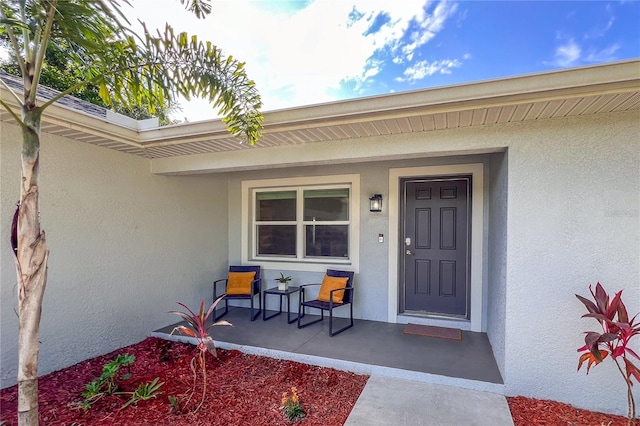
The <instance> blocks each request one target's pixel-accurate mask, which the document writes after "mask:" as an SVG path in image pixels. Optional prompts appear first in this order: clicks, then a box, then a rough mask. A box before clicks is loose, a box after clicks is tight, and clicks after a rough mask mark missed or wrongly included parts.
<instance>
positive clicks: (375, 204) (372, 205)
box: [369, 194, 382, 212]
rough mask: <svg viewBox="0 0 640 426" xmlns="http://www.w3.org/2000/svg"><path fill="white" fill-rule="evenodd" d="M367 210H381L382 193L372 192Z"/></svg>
mask: <svg viewBox="0 0 640 426" xmlns="http://www.w3.org/2000/svg"><path fill="white" fill-rule="evenodd" d="M369 211H370V212H381V211H382V194H373V196H372V197H371V198H369Z"/></svg>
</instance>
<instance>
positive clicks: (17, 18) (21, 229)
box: [0, 0, 262, 425]
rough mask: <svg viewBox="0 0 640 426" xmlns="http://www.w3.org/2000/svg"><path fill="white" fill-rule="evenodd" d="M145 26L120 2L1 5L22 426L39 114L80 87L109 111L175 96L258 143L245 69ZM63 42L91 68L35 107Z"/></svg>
mask: <svg viewBox="0 0 640 426" xmlns="http://www.w3.org/2000/svg"><path fill="white" fill-rule="evenodd" d="M124 2H125V3H128V1H127V0H124ZM180 2H181V3H182V4H183V5H184V4H185V3H186V7H187V9H188V10H190V11H192V12H193V13H194V14H195V15H196V16H197V17H198V18H203V17H205V16H206V15H207V14H209V13H210V12H211V4H210V0H180ZM142 26H143V30H144V35H143V36H137V35H136V34H135V33H134V32H133V31H132V30H131V28H130V27H131V25H130V23H129V21H128V20H127V19H126V17H125V15H124V14H123V13H122V11H121V9H120V2H119V1H118V0H74V1H70V0H12V1H6V0H0V40H3V41H4V43H5V45H7V46H8V47H9V51H10V55H12V56H13V58H12V59H14V60H15V61H16V62H17V63H18V65H19V68H20V73H21V76H22V83H23V93H22V96H20V95H18V94H17V93H15V92H14V91H12V90H11V88H10V87H9V86H8V85H6V84H5V83H4V82H2V80H1V79H0V83H2V84H3V85H4V86H5V89H7V90H8V91H9V92H11V93H12V96H13V97H14V98H15V100H16V101H17V103H18V105H19V106H20V111H19V112H17V111H14V110H13V108H11V107H10V105H9V104H8V103H7V102H5V101H3V100H1V99H0V106H2V107H3V108H5V109H6V110H7V111H8V112H9V113H10V115H11V116H12V117H13V118H14V119H15V121H16V123H17V124H18V125H19V126H20V128H21V129H22V154H21V159H22V181H21V188H20V204H19V206H18V209H17V210H16V214H15V216H14V221H13V226H12V244H13V245H14V253H15V264H16V272H17V280H18V289H19V296H18V316H19V338H18V340H19V341H18V399H19V402H18V424H19V425H37V424H38V378H37V365H38V350H39V343H38V338H39V328H40V316H41V311H42V298H43V295H44V290H45V286H46V282H47V258H48V256H49V251H48V249H47V245H46V239H45V233H44V231H41V229H40V220H39V213H38V165H39V153H40V122H41V117H42V114H43V111H44V110H45V109H46V108H47V107H48V106H50V105H52V104H53V103H54V102H56V101H57V100H58V99H60V98H61V97H63V96H64V95H66V94H68V93H72V92H73V91H74V90H76V89H78V88H79V87H82V86H83V85H87V84H94V85H96V86H97V87H99V94H100V97H101V98H102V99H103V101H104V102H105V103H106V104H107V105H109V104H112V103H118V104H120V105H125V106H127V107H135V106H138V105H141V104H145V105H151V106H153V105H160V106H164V105H165V103H166V102H170V101H171V100H173V99H175V98H176V97H177V96H178V95H182V96H184V97H186V98H187V99H189V98H190V97H191V96H196V97H200V98H205V99H208V100H209V101H210V102H211V103H212V105H213V106H214V107H215V108H217V109H218V112H219V113H220V114H221V115H223V116H224V117H225V118H224V119H223V120H224V122H225V123H226V124H227V127H228V129H229V131H230V132H231V133H232V134H234V135H236V136H238V137H239V138H241V140H244V141H246V142H248V143H252V144H253V143H254V142H255V141H256V140H257V139H258V138H259V136H260V131H261V129H262V124H261V123H262V115H261V114H260V107H261V101H260V96H259V94H258V92H257V90H256V88H255V86H254V83H253V81H251V80H249V79H248V77H247V75H246V73H245V71H244V68H243V65H244V64H243V63H241V62H238V61H237V60H235V59H233V58H232V57H231V56H228V57H225V56H224V55H223V54H222V52H221V51H220V50H219V49H218V48H217V47H216V46H214V45H213V44H211V43H209V42H202V41H199V40H198V39H197V38H196V37H193V36H188V35H187V34H186V33H180V34H176V33H174V31H173V29H172V28H171V26H169V25H168V24H167V25H166V27H165V29H164V31H162V32H160V31H157V32H156V33H155V34H151V33H150V32H149V31H148V29H147V28H146V26H145V25H144V23H142ZM62 40H66V41H67V42H68V43H70V44H71V46H72V47H73V49H72V51H76V52H78V57H77V58H72V60H74V61H75V60H77V62H78V63H81V59H83V58H84V59H85V62H84V66H82V68H81V75H82V76H83V80H82V81H81V82H80V83H78V84H76V85H74V86H73V87H70V88H69V89H67V90H65V91H63V92H61V93H60V94H59V95H57V96H54V97H53V98H51V99H49V100H46V101H45V102H43V103H42V105H39V104H38V100H37V98H36V94H37V90H38V84H39V82H40V76H41V73H42V69H43V64H44V62H45V53H46V51H47V49H48V48H49V46H52V45H54V44H56V43H57V42H58V41H62ZM151 112H152V113H153V111H151Z"/></svg>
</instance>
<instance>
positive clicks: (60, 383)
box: [0, 338, 367, 426]
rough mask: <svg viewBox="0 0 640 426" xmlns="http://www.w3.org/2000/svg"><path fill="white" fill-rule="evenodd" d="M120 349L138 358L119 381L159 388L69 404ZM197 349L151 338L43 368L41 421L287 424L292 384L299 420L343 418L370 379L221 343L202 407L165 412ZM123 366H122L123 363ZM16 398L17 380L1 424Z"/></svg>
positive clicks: (11, 414) (1, 400)
mask: <svg viewBox="0 0 640 426" xmlns="http://www.w3.org/2000/svg"><path fill="white" fill-rule="evenodd" d="M123 353H128V354H131V355H134V356H135V357H136V359H135V361H134V363H133V364H132V367H131V378H130V379H128V380H124V381H120V382H119V383H121V384H122V389H123V390H124V391H132V390H134V389H135V388H136V387H137V386H138V385H139V384H140V383H145V382H150V381H151V380H153V379H154V378H156V377H159V378H160V381H161V382H164V385H163V386H162V388H161V389H160V390H161V391H162V392H163V394H162V395H160V396H158V397H157V398H156V399H151V400H148V401H141V402H140V403H138V405H137V406H133V405H131V406H129V407H127V408H125V409H123V410H120V409H119V408H120V407H121V406H122V404H123V403H124V402H125V401H126V400H127V399H128V398H127V397H126V396H109V397H105V398H102V399H101V400H99V401H98V402H97V403H96V404H94V405H93V406H92V407H91V408H90V409H89V410H88V411H83V410H82V409H79V408H77V407H74V406H73V405H70V403H73V402H77V401H80V400H81V399H82V397H81V395H80V393H81V392H82V391H83V390H84V386H85V385H86V384H87V383H89V382H90V381H92V380H93V379H95V378H97V377H99V376H100V374H101V372H102V366H103V365H104V364H105V363H106V362H109V361H111V360H113V359H114V358H115V357H116V356H117V355H118V354H123ZM195 353H196V348H195V346H193V345H187V344H182V343H174V342H169V341H165V340H162V339H156V338H148V339H146V340H143V341H142V342H140V343H138V344H136V345H132V346H129V347H126V348H122V349H120V350H118V351H115V352H112V353H110V354H107V355H103V356H100V357H97V358H94V359H90V360H87V361H83V362H81V363H79V364H76V365H74V366H71V367H69V368H67V369H64V370H60V371H56V372H54V373H51V374H48V375H46V376H43V377H41V378H40V379H39V380H38V388H39V410H40V411H39V414H40V424H42V425H71V424H76V425H91V426H93V425H114V424H120V425H159V424H162V425H189V426H193V425H212V426H213V425H225V426H234V425H267V424H268V425H291V424H292V423H293V422H290V421H288V420H286V419H285V417H284V415H283V413H282V410H281V409H280V407H281V404H282V393H283V392H286V391H289V392H290V390H291V387H292V386H295V387H296V388H297V389H298V396H299V398H300V402H301V403H302V406H303V408H304V410H305V411H306V413H307V416H306V418H304V419H303V420H302V421H300V422H298V423H296V424H297V425H300V426H311V425H318V426H320V425H322V426H331V425H342V424H343V423H344V422H345V420H346V419H347V417H348V416H349V413H350V412H351V409H352V408H353V405H354V404H355V402H356V400H357V399H358V397H359V396H360V393H361V392H362V389H363V388H364V385H365V384H366V382H367V376H362V375H356V374H353V373H347V372H343V371H338V370H334V369H331V368H322V367H315V366H310V365H306V364H300V363H297V362H292V361H283V360H277V359H272V358H265V357H259V356H255V355H245V354H243V353H241V352H239V351H223V350H218V359H215V358H214V357H213V356H208V358H207V371H208V374H207V396H206V399H205V402H204V405H203V406H202V408H201V409H200V410H199V411H198V412H197V413H193V412H187V413H184V414H169V409H170V404H169V402H168V398H167V397H168V396H169V395H173V396H176V397H181V396H183V395H184V394H185V393H187V392H189V391H190V389H192V383H193V374H192V372H191V368H190V362H191V360H192V359H193V357H194V355H195ZM209 355H210V354H209ZM123 368H124V370H125V371H126V368H127V367H123ZM199 400H200V398H199V397H198V394H196V395H194V397H193V399H192V402H191V405H190V406H191V408H194V407H195V405H197V403H198V402H199ZM17 404H18V402H17V388H16V386H12V387H10V388H6V389H2V390H1V391H0V406H1V407H2V411H1V413H0V420H2V421H6V423H3V426H9V425H16V424H17V415H16V411H17Z"/></svg>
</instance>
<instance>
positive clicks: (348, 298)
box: [298, 269, 353, 337]
mask: <svg viewBox="0 0 640 426" xmlns="http://www.w3.org/2000/svg"><path fill="white" fill-rule="evenodd" d="M326 275H327V276H328V277H335V278H347V282H346V283H345V285H344V287H341V288H336V289H333V290H330V291H329V297H328V299H329V300H328V301H325V300H318V299H317V298H316V299H314V300H306V288H307V287H311V286H322V284H304V285H301V286H300V305H299V306H298V328H303V327H306V326H308V325H311V324H315V323H317V322H320V321H322V320H324V311H329V335H330V336H331V337H333V336H335V335H336V334H338V333H342V332H343V331H345V330H346V329H348V328H351V327H353V272H351V271H337V270H335V269H327V274H326ZM340 291H343V292H344V294H343V296H342V298H341V300H340V301H339V302H338V301H336V300H335V299H336V297H335V296H336V295H335V293H336V292H340ZM338 295H339V293H338ZM347 305H349V320H350V321H349V324H348V325H346V326H345V327H342V328H341V329H340V330H337V331H335V332H334V331H333V310H334V309H336V308H340V307H342V306H347ZM306 308H315V309H320V318H318V319H316V320H313V321H310V322H307V323H306V324H303V323H302V318H303V317H304V316H305V314H306V312H305V309H306Z"/></svg>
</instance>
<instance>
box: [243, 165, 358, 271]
mask: <svg viewBox="0 0 640 426" xmlns="http://www.w3.org/2000/svg"><path fill="white" fill-rule="evenodd" d="M340 184H344V185H349V186H350V187H351V193H350V201H349V203H350V208H349V211H350V219H351V224H350V228H349V234H350V235H349V260H341V259H317V258H312V259H295V260H294V259H292V260H291V261H285V260H264V259H252V253H251V252H252V250H253V249H252V244H250V241H249V238H250V235H252V232H251V226H252V224H253V221H252V220H251V212H252V211H253V200H252V194H253V193H254V191H255V190H260V189H270V188H281V187H293V188H297V187H304V186H313V187H318V186H323V185H340ZM240 237H241V251H242V253H241V260H242V263H243V264H246V265H260V266H261V267H262V268H263V269H269V270H271V269H276V270H289V271H310V272H323V271H325V270H326V269H327V268H343V269H349V270H352V271H354V272H359V268H360V175H358V174H349V175H332V176H308V177H295V178H279V179H258V180H243V181H242V224H241V232H240Z"/></svg>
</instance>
